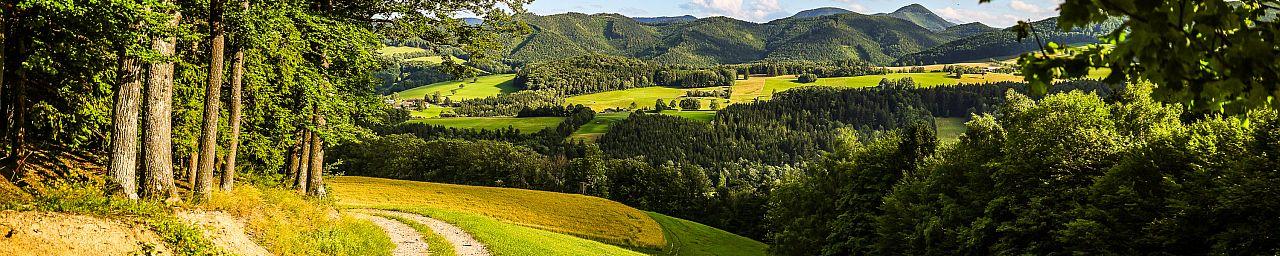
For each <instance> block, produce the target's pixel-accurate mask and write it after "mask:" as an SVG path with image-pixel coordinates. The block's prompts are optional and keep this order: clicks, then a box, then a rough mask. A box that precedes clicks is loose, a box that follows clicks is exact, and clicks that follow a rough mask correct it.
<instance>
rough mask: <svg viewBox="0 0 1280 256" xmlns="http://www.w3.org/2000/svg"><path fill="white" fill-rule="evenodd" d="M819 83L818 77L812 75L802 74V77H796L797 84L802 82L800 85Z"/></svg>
mask: <svg viewBox="0 0 1280 256" xmlns="http://www.w3.org/2000/svg"><path fill="white" fill-rule="evenodd" d="M817 81H818V75H814V74H811V73H804V74H800V76H798V77H796V82H800V83H812V82H817Z"/></svg>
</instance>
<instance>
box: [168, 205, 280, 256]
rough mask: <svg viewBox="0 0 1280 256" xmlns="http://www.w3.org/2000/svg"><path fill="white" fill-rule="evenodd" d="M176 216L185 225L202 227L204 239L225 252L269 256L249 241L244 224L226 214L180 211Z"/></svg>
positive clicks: (265, 251) (260, 247) (263, 249)
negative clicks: (185, 223) (207, 239)
mask: <svg viewBox="0 0 1280 256" xmlns="http://www.w3.org/2000/svg"><path fill="white" fill-rule="evenodd" d="M177 216H178V218H179V219H182V220H183V221H185V222H187V224H193V225H199V226H200V227H202V228H201V230H203V231H204V235H205V237H208V238H209V240H212V241H213V244H214V245H217V246H218V247H221V248H222V249H223V250H226V251H227V252H230V253H233V254H236V255H243V256H258V255H271V252H268V251H267V249H266V248H262V246H259V245H258V243H255V242H253V239H250V237H249V234H248V233H246V232H245V230H244V223H242V222H240V221H239V220H237V219H236V218H234V217H231V215H228V214H227V213H224V212H206V211H182V212H178V213H177Z"/></svg>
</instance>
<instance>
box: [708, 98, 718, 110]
mask: <svg viewBox="0 0 1280 256" xmlns="http://www.w3.org/2000/svg"><path fill="white" fill-rule="evenodd" d="M708 107H710V108H711V110H720V100H719V99H715V100H711V105H710V106H708Z"/></svg>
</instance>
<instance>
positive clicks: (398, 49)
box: [378, 46, 427, 56]
mask: <svg viewBox="0 0 1280 256" xmlns="http://www.w3.org/2000/svg"><path fill="white" fill-rule="evenodd" d="M425 51H427V50H426V49H422V48H418V47H408V46H387V47H382V48H381V49H378V54H382V55H384V56H388V55H392V54H400V53H415V52H425Z"/></svg>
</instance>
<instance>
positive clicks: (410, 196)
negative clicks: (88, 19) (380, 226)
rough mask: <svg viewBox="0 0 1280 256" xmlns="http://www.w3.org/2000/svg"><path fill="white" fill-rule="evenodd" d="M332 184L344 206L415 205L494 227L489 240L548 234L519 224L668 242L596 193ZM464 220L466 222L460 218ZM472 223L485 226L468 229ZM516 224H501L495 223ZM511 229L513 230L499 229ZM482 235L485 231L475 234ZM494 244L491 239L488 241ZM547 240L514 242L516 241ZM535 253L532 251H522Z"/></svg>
mask: <svg viewBox="0 0 1280 256" xmlns="http://www.w3.org/2000/svg"><path fill="white" fill-rule="evenodd" d="M330 185H331V186H332V187H333V193H334V195H335V197H336V198H338V204H339V205H342V206H345V207H359V208H379V209H415V211H414V212H419V211H418V210H421V211H426V212H419V213H428V215H429V216H431V217H436V216H437V215H438V214H443V215H448V216H446V217H441V218H442V220H445V221H446V222H450V223H453V224H455V225H459V226H462V227H463V228H464V229H467V230H468V231H470V232H481V233H483V232H495V233H496V234H498V236H490V238H489V239H490V240H501V239H505V237H504V236H507V235H510V236H515V235H516V234H529V233H533V234H531V236H533V237H535V238H541V239H554V240H565V239H563V238H552V237H546V234H539V233H538V232H533V231H530V230H528V228H516V227H515V226H523V227H530V228H535V229H538V230H544V231H551V232H555V233H561V234H568V235H572V236H576V237H581V238H586V239H590V240H595V241H601V242H605V243H608V244H613V245H621V246H628V247H638V248H652V249H660V248H663V247H664V246H665V245H666V240H665V238H664V237H663V231H662V226H660V225H659V224H658V223H657V222H656V221H654V220H653V219H652V218H650V217H649V216H648V214H646V213H645V212H642V211H640V210H637V209H635V208H631V207H629V206H626V205H623V204H621V203H617V202H614V201H609V200H605V199H601V198H597V197H590V196H583V195H575V194H564V193H555V192H545V191H534V190H523V189H510V188H491V187H477V186H463V185H449V184H439V183H428V182H416V181H402V180H391V179H380V178H365V177H335V178H333V179H331V181H330ZM460 220H468V221H470V222H460ZM468 223H471V224H472V225H480V226H487V227H483V228H474V227H475V226H473V228H467V225H468ZM506 223H509V224H514V225H509V226H508V225H499V224H506ZM507 231H515V232H513V234H503V233H506V232H507ZM474 235H476V236H477V238H480V239H482V240H484V239H485V236H483V235H482V234H474ZM491 243H492V242H491ZM537 244H546V243H540V242H537V243H526V242H516V243H513V244H512V245H515V246H528V245H537ZM526 255H534V254H526Z"/></svg>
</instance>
